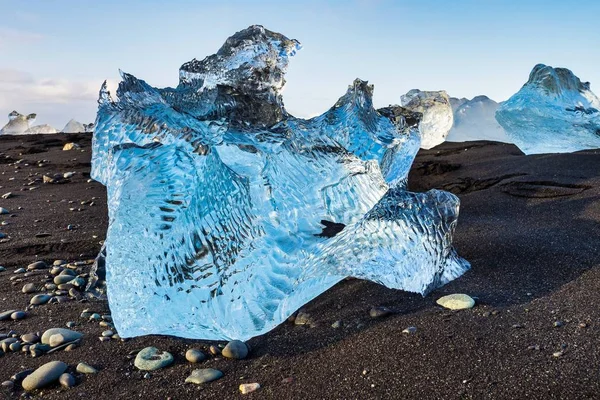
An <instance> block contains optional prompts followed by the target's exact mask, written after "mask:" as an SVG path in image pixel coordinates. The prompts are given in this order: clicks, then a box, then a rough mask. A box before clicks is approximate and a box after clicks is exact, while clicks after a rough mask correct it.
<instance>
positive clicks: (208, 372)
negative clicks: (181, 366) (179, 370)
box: [185, 368, 223, 385]
mask: <svg viewBox="0 0 600 400" xmlns="http://www.w3.org/2000/svg"><path fill="white" fill-rule="evenodd" d="M222 376H223V373H222V372H221V371H219V370H218V369H213V368H204V369H195V370H193V371H192V373H191V374H190V376H188V377H187V378H185V382H186V383H195V384H197V385H200V384H202V383H207V382H212V381H216V380H217V379H219V378H221V377H222Z"/></svg>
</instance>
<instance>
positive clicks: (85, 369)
mask: <svg viewBox="0 0 600 400" xmlns="http://www.w3.org/2000/svg"><path fill="white" fill-rule="evenodd" d="M76 371H77V372H79V373H80V374H97V373H98V370H97V369H96V368H94V367H92V366H91V365H88V364H86V363H84V362H80V363H79V364H77V368H76Z"/></svg>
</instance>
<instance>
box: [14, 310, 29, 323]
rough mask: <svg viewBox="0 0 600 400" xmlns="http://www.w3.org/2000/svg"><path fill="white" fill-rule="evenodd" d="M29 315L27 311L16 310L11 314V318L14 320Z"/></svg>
mask: <svg viewBox="0 0 600 400" xmlns="http://www.w3.org/2000/svg"><path fill="white" fill-rule="evenodd" d="M26 317H27V313H26V312H25V311H15V312H14V313H12V314H10V318H11V319H13V320H15V321H16V320H19V319H24V318H26Z"/></svg>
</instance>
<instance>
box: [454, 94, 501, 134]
mask: <svg viewBox="0 0 600 400" xmlns="http://www.w3.org/2000/svg"><path fill="white" fill-rule="evenodd" d="M450 103H451V104H453V106H452V108H453V110H454V125H453V126H452V129H451V130H450V133H449V134H448V137H447V138H446V140H447V141H449V142H465V141H469V140H494V141H497V142H505V143H512V141H511V140H510V139H509V138H508V136H506V132H504V129H503V128H502V127H501V126H500V125H499V124H498V121H496V110H498V103H496V102H495V101H494V100H492V99H490V98H489V97H487V96H476V97H473V98H472V99H471V100H467V99H464V98H463V99H456V98H454V97H451V98H450Z"/></svg>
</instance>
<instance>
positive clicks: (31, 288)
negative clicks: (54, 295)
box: [21, 283, 37, 293]
mask: <svg viewBox="0 0 600 400" xmlns="http://www.w3.org/2000/svg"><path fill="white" fill-rule="evenodd" d="M21 292H23V293H33V292H37V288H36V287H35V283H27V284H25V285H24V286H23V289H21Z"/></svg>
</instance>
